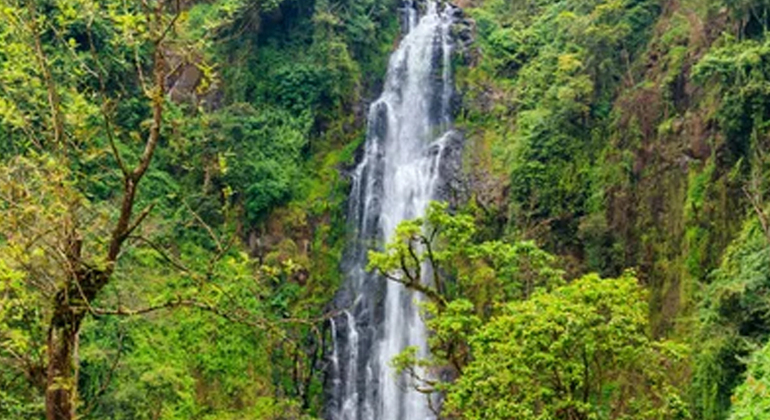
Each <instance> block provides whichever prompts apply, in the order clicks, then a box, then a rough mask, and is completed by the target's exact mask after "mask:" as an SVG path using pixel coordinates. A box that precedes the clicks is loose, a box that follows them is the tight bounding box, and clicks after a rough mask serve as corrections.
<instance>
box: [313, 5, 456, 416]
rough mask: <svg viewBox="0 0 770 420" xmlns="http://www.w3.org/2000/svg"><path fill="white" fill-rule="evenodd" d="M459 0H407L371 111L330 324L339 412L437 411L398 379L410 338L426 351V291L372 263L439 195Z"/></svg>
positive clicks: (449, 139) (332, 387)
mask: <svg viewBox="0 0 770 420" xmlns="http://www.w3.org/2000/svg"><path fill="white" fill-rule="evenodd" d="M456 10H458V9H456V8H454V7H453V6H451V5H438V4H437V3H436V2H433V1H428V2H424V3H419V4H418V3H416V2H414V1H408V2H407V3H405V5H404V7H403V9H402V10H401V12H402V13H403V16H402V17H403V19H402V26H403V29H404V37H403V39H402V40H401V43H400V45H399V47H398V49H397V50H396V51H395V52H394V53H393V54H392V55H391V57H390V62H389V65H388V72H387V78H386V82H385V86H384V90H383V93H382V95H381V96H380V98H379V99H377V100H376V101H375V102H374V103H372V105H371V107H370V109H369V117H368V131H367V139H366V143H365V145H364V151H363V157H362V159H361V161H360V164H359V165H358V166H357V167H356V169H355V171H354V173H353V185H352V189H351V193H350V200H349V203H350V204H349V209H348V221H349V223H350V224H351V226H352V228H353V229H354V232H355V237H354V239H353V242H352V243H351V245H350V246H349V247H348V250H347V252H346V255H345V258H344V261H343V267H342V268H343V271H344V274H345V285H344V287H343V289H342V290H341V291H340V293H339V295H338V298H337V301H336V305H337V306H338V307H339V308H342V309H344V311H343V313H342V316H339V317H338V318H336V319H335V320H334V322H332V323H331V328H332V329H333V331H332V340H333V341H334V342H333V344H332V346H333V350H332V355H331V359H332V360H331V363H330V365H331V366H330V372H329V374H330V378H331V380H330V381H329V385H328V387H329V394H330V401H329V403H328V406H327V413H328V417H329V418H330V420H426V419H431V418H435V415H434V414H433V413H432V412H431V410H430V409H429V404H428V399H427V398H428V397H427V396H426V395H424V394H420V393H418V392H416V391H414V390H410V383H409V381H408V378H405V377H396V376H395V373H394V371H393V369H392V368H391V366H390V361H391V360H392V359H393V358H394V357H395V356H396V355H398V354H399V353H400V352H401V351H403V350H404V349H405V348H406V347H407V346H416V347H417V348H418V349H419V352H421V353H422V355H425V354H426V353H427V345H426V341H427V337H426V328H425V325H424V323H423V321H422V319H421V318H420V315H419V310H418V307H417V305H416V301H417V300H418V299H420V296H418V294H416V293H413V292H411V291H409V290H406V289H405V288H404V287H403V286H402V285H400V284H398V283H396V282H392V281H387V280H385V279H384V278H382V277H380V276H378V275H376V274H372V273H367V272H366V271H365V268H366V263H367V258H366V254H367V251H368V250H369V249H372V248H376V247H381V246H382V244H383V243H384V242H386V241H388V240H390V239H391V237H392V235H393V233H394V230H395V228H396V226H397V225H398V224H399V223H400V222H401V221H403V220H408V219H412V218H415V217H419V216H421V215H423V213H424V211H425V209H426V207H427V205H428V203H429V202H430V201H431V200H433V199H436V198H439V194H438V190H439V186H440V185H441V184H442V182H444V179H443V178H444V177H445V174H444V172H445V171H444V170H443V169H442V167H443V163H444V160H446V159H448V156H451V155H452V153H450V152H448V149H451V147H449V146H448V145H451V144H453V143H456V141H457V139H458V138H459V136H458V135H457V133H455V132H454V131H453V130H452V112H451V108H452V106H451V105H452V104H451V103H452V97H453V96H454V87H453V78H452V74H451V67H450V58H451V54H452V38H451V36H450V29H451V27H452V24H453V16H454V15H455V13H454V11H456Z"/></svg>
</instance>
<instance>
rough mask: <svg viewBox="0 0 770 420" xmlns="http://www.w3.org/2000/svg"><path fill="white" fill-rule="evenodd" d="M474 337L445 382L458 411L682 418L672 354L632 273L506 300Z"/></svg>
mask: <svg viewBox="0 0 770 420" xmlns="http://www.w3.org/2000/svg"><path fill="white" fill-rule="evenodd" d="M470 343H471V349H472V352H473V358H474V360H473V361H472V362H471V363H470V364H469V365H468V366H467V367H466V368H465V370H464V374H463V376H461V377H460V379H459V380H458V381H457V383H456V384H455V385H450V386H449V387H448V389H449V394H448V397H447V406H446V408H447V411H448V412H449V413H450V414H454V415H457V416H458V417H459V418H463V419H486V420H498V419H499V420H503V419H517V420H545V419H571V418H588V419H597V420H598V419H638V420H641V419H666V418H686V417H676V416H677V415H686V412H682V411H681V407H679V406H677V407H671V406H669V405H668V403H667V402H668V401H674V400H676V394H675V390H673V388H671V387H670V386H669V385H668V382H667V379H666V369H667V368H669V366H670V364H671V363H675V362H677V360H676V359H677V358H676V357H675V356H676V353H674V352H669V351H668V350H667V349H668V344H667V343H656V342H654V341H652V340H651V339H650V338H649V337H648V335H647V305H646V297H645V293H644V291H643V290H642V289H641V287H640V286H639V285H638V284H637V280H636V278H634V277H633V276H632V275H630V274H628V275H625V276H623V277H621V278H618V279H601V278H599V276H597V275H588V276H585V277H583V278H580V279H578V280H575V281H574V282H572V283H570V284H568V285H566V286H561V287H558V288H556V289H554V290H552V291H540V292H536V293H535V294H534V295H533V296H532V298H530V299H529V300H526V301H514V302H511V303H510V304H509V305H508V306H507V309H506V311H505V313H503V314H501V315H499V316H496V317H494V318H493V319H492V320H491V321H490V322H489V323H487V324H485V325H484V326H483V327H481V329H480V330H479V331H478V333H476V334H475V335H473V336H472V337H471V339H470ZM670 394H673V397H671V398H669V397H670Z"/></svg>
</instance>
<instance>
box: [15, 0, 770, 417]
mask: <svg viewBox="0 0 770 420" xmlns="http://www.w3.org/2000/svg"><path fill="white" fill-rule="evenodd" d="M457 3H458V5H460V6H461V7H463V8H464V13H465V16H466V18H467V22H469V23H470V25H471V27H472V28H473V34H472V35H473V43H472V44H470V46H468V45H465V49H464V50H462V51H459V52H460V54H458V56H457V59H456V60H454V61H453V66H454V71H455V76H456V79H457V80H456V81H457V85H458V88H459V91H460V93H461V97H462V105H461V106H460V107H459V109H458V113H457V114H458V115H457V120H458V123H457V125H458V127H459V128H460V129H461V130H462V131H463V132H464V134H465V137H466V147H465V153H464V162H463V164H464V167H463V170H462V172H461V173H460V174H457V178H458V179H457V180H456V181H457V182H455V183H453V186H454V187H456V191H451V194H448V196H451V197H453V200H452V201H453V202H452V205H451V206H447V205H443V204H434V205H432V206H431V209H430V211H429V212H428V213H427V214H426V216H425V217H424V218H420V219H416V220H412V221H408V222H405V223H404V224H402V225H401V226H400V227H399V228H398V231H397V232H396V234H395V236H394V240H393V241H392V242H391V243H389V244H386V245H385V246H384V247H383V248H382V249H378V250H377V251H373V252H372V253H370V258H369V264H370V269H372V270H376V271H379V272H380V273H381V274H382V276H381V281H397V282H400V283H402V284H404V285H406V286H407V287H410V288H412V289H414V290H415V291H416V292H417V294H418V295H420V296H422V297H423V299H422V303H421V305H422V310H423V313H424V317H425V320H426V323H427V326H428V328H429V329H430V330H431V334H430V337H429V346H430V349H431V356H430V357H429V358H428V359H426V360H421V359H418V358H417V356H416V355H417V352H416V351H415V349H408V350H407V351H405V352H404V353H403V354H402V355H401V356H399V357H397V358H396V360H394V361H393V367H394V368H395V369H397V370H400V371H402V372H404V374H406V375H408V377H409V378H410V379H411V381H410V385H412V386H414V387H417V388H418V389H419V390H421V391H423V392H425V393H427V394H434V393H440V394H441V395H442V398H441V400H442V401H443V402H444V404H443V406H442V407H441V409H442V410H443V411H442V415H443V416H445V417H446V418H458V419H508V418H516V419H564V420H573V419H607V420H609V419H646V418H650V419H653V418H654V419H698V420H721V419H731V420H737V419H740V420H744V419H745V420H750V419H751V420H754V419H756V420H760V419H762V420H764V419H765V418H768V417H770V407H768V404H767V400H768V398H770V397H768V395H767V394H768V386H770V384H768V381H769V380H770V379H768V369H770V365H769V364H770V356H768V354H770V353H769V350H768V349H769V348H770V344H769V343H768V342H769V341H770V304H769V303H770V301H768V296H769V295H770V218H768V215H767V214H768V211H770V209H768V203H767V199H766V197H767V194H768V187H769V185H768V182H767V180H768V179H770V178H768V175H769V174H768V168H770V166H769V164H770V160H768V156H770V155H769V154H768V152H770V144H768V138H770V137H769V136H768V128H769V127H770V124H769V122H770V120H769V119H768V118H770V117H769V115H770V113H769V112H768V111H770V109H768V104H770V90H769V89H768V86H770V67H768V66H769V65H770V64H768V63H770V44H769V43H770V38H768V36H767V29H768V23H769V22H770V21H768V18H767V16H768V5H767V4H766V2H764V1H757V0H741V1H724V0H680V1H670V0H522V1H518V0H517V1H504V0H463V1H458V2H457ZM399 6H400V4H399V2H398V1H396V0H292V1H284V0H206V1H202V0H193V1H174V0H148V1H142V2H125V1H117V0H40V1H33V0H0V418H2V419H6V418H7V419H39V418H42V417H44V416H47V417H48V418H49V419H51V420H53V419H70V418H75V417H77V418H83V419H89V418H93V419H97V418H98V419H101V418H114V419H202V420H219V419H222V420H224V419H241V418H254V419H279V418H280V419H286V418H288V419H303V418H310V417H313V416H315V417H318V416H320V415H321V413H322V412H323V411H322V408H323V405H324V400H323V398H324V392H323V387H324V373H323V370H324V364H325V357H326V355H325V354H324V353H325V351H328V340H329V338H330V337H329V333H328V323H327V319H328V317H329V316H331V315H332V314H330V313H328V311H329V308H330V306H329V302H331V300H332V297H333V295H334V293H335V291H336V290H337V289H338V287H339V285H340V281H341V279H340V274H339V273H340V269H339V267H340V260H341V258H342V255H343V253H342V250H343V248H344V246H345V238H346V226H345V221H344V215H345V210H346V194H347V192H348V191H347V190H348V188H347V187H348V186H347V182H346V172H347V170H348V168H349V166H350V165H352V164H353V163H354V161H355V156H356V150H357V149H358V147H359V145H360V144H361V142H362V140H363V137H364V133H365V127H364V124H365V114H366V108H367V103H368V102H369V100H370V98H372V97H374V96H375V94H376V93H377V92H378V91H379V90H381V86H380V84H381V83H382V79H383V76H384V70H385V67H386V62H387V58H388V54H389V52H390V51H391V50H392V49H393V46H394V44H395V43H397V42H398V36H399V27H398V26H399V22H398V8H399ZM455 35H457V36H458V37H460V36H466V35H467V34H459V33H457V34H455ZM458 45H459V44H458ZM454 198H457V199H454ZM594 273H597V274H594ZM436 378H440V379H441V380H436Z"/></svg>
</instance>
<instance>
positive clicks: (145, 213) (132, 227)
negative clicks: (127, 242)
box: [124, 203, 155, 239]
mask: <svg viewBox="0 0 770 420" xmlns="http://www.w3.org/2000/svg"><path fill="white" fill-rule="evenodd" d="M154 207H155V203H150V205H149V206H147V207H145V208H144V210H142V212H141V213H139V216H138V217H137V218H136V220H134V223H132V224H131V225H130V226H129V227H128V228H127V229H126V233H125V234H124V239H125V238H128V237H129V236H130V235H131V234H132V233H133V232H134V231H135V230H136V228H138V227H139V225H141V224H142V222H143V221H144V219H146V218H147V216H148V215H149V214H150V212H151V211H152V209H153V208H154Z"/></svg>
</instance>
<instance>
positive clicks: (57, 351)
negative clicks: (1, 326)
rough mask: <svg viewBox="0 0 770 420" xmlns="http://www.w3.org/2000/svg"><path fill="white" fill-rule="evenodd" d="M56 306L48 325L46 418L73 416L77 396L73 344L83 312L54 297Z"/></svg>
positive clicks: (62, 419) (63, 419) (61, 419)
mask: <svg viewBox="0 0 770 420" xmlns="http://www.w3.org/2000/svg"><path fill="white" fill-rule="evenodd" d="M56 306H57V309H56V311H55V313H54V316H53V318H52V320H51V325H50V326H49V328H48V338H47V341H46V344H47V346H48V370H47V375H46V392H45V407H46V420H72V419H74V418H75V397H76V395H77V368H78V367H77V360H75V359H76V356H77V346H78V335H79V332H80V325H81V323H82V321H83V316H84V312H82V311H79V310H78V308H77V307H73V306H71V305H70V304H69V302H66V301H65V302H62V301H61V300H59V299H57V302H56Z"/></svg>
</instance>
